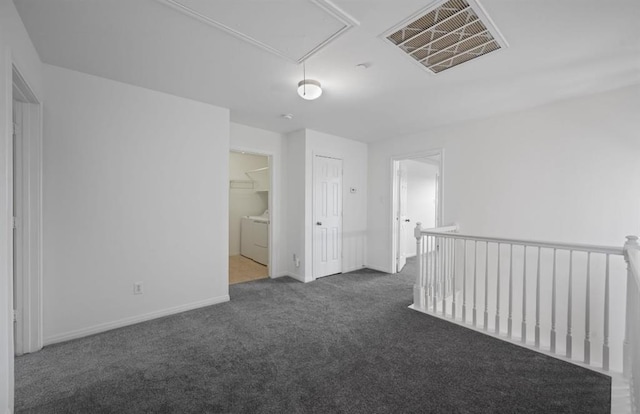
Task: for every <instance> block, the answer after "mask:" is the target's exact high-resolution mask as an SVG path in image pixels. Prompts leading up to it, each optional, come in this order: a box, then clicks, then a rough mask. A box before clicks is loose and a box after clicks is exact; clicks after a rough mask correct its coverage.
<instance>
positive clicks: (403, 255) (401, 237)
mask: <svg viewBox="0 0 640 414" xmlns="http://www.w3.org/2000/svg"><path fill="white" fill-rule="evenodd" d="M397 172H398V173H397V180H398V209H397V211H398V215H397V217H396V220H397V222H398V228H399V231H398V233H397V235H398V249H397V254H396V256H397V258H396V272H401V271H402V269H403V268H404V266H405V265H406V264H407V243H408V240H407V239H408V237H409V236H408V234H409V232H410V231H412V230H413V229H411V228H410V224H409V223H410V222H411V220H410V219H409V218H408V217H407V191H408V184H407V167H406V164H404V163H403V162H399V163H398V170H397Z"/></svg>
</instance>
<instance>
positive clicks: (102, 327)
mask: <svg viewBox="0 0 640 414" xmlns="http://www.w3.org/2000/svg"><path fill="white" fill-rule="evenodd" d="M229 300H230V298H229V295H223V296H217V297H215V298H210V299H205V300H201V301H198V302H192V303H188V304H186V305H180V306H175V307H173V308H168V309H162V310H159V311H155V312H150V313H145V314H143V315H138V316H132V317H129V318H124V319H120V320H117V321H113V322H106V323H101V324H99V325H94V326H91V327H88V328H83V329H78V330H75V331H70V332H65V333H62V334H59V335H54V336H50V337H48V338H45V339H44V345H45V346H46V345H52V344H57V343H60V342H65V341H70V340H72V339H78V338H82V337H85V336H89V335H94V334H97V333H101V332H106V331H110V330H112V329H117V328H122V327H124V326H129V325H135V324H136V323H140V322H146V321H150V320H152V319H157V318H162V317H164V316H169V315H175V314H177V313H182V312H186V311H190V310H194V309H198V308H204V307H206V306H211V305H217V304H219V303H224V302H229Z"/></svg>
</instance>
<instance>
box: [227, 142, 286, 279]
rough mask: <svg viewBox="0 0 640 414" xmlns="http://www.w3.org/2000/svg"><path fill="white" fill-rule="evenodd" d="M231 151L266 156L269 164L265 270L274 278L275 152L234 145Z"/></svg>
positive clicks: (277, 189)
mask: <svg viewBox="0 0 640 414" xmlns="http://www.w3.org/2000/svg"><path fill="white" fill-rule="evenodd" d="M231 152H240V153H245V154H249V155H258V156H261V157H267V162H268V165H269V186H270V188H269V196H268V197H267V199H268V202H267V209H269V261H268V264H267V272H268V274H269V278H271V279H274V278H276V277H278V276H279V275H277V274H276V273H275V272H274V270H273V268H274V266H273V264H274V263H275V258H276V257H278V256H277V255H276V253H277V252H278V251H279V250H278V246H276V245H275V243H274V242H273V239H274V238H273V229H274V228H275V225H274V222H275V224H278V220H277V217H276V214H274V212H276V211H277V212H278V213H279V212H280V211H279V210H280V206H279V205H275V201H276V200H279V198H277V197H276V194H278V191H279V190H280V189H279V188H278V183H277V182H276V180H275V177H276V170H277V163H276V159H277V154H276V153H275V152H272V151H265V150H261V149H256V148H250V147H243V146H236V145H230V146H229V153H231ZM228 174H229V173H228V171H227V175H228ZM228 204H229V203H228V202H227V208H228ZM227 250H228V246H227ZM227 283H229V282H228V278H227Z"/></svg>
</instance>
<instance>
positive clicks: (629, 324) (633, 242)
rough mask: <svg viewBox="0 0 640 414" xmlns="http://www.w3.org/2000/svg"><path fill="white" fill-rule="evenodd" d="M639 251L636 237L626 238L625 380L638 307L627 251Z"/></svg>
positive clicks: (629, 368) (629, 361)
mask: <svg viewBox="0 0 640 414" xmlns="http://www.w3.org/2000/svg"><path fill="white" fill-rule="evenodd" d="M631 250H640V244H638V236H627V242H626V243H625V244H624V260H625V261H626V262H627V310H626V315H625V330H624V344H623V348H622V372H623V374H624V376H625V377H626V378H629V376H630V375H631V348H630V345H629V340H630V339H631V338H630V337H631V335H633V331H632V329H633V328H634V327H633V323H634V321H633V318H634V316H635V315H634V314H633V311H634V309H635V307H636V306H637V305H638V304H637V303H636V304H635V306H634V301H637V297H636V295H635V292H634V289H633V286H634V285H635V281H634V280H633V278H634V276H633V270H632V268H631V261H630V259H629V251H631Z"/></svg>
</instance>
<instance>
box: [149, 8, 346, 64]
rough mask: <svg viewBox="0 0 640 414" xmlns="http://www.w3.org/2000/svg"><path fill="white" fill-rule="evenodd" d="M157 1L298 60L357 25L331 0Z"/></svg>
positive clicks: (254, 43)
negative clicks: (247, 0)
mask: <svg viewBox="0 0 640 414" xmlns="http://www.w3.org/2000/svg"><path fill="white" fill-rule="evenodd" d="M157 1H159V2H160V3H163V4H165V5H168V6H170V7H172V8H173V9H175V10H177V11H178V12H181V13H183V14H185V15H187V16H189V17H192V18H195V19H198V20H200V21H201V22H203V23H206V24H208V25H210V26H213V27H215V28H217V29H221V30H223V31H225V32H227V33H229V34H231V35H233V36H235V37H237V38H239V39H241V40H244V41H246V42H249V43H251V44H253V45H255V46H258V47H260V48H261V49H264V50H266V51H268V52H271V53H273V54H275V55H277V56H280V57H283V58H285V59H288V60H290V61H293V62H297V63H301V62H303V61H305V60H306V59H308V58H309V57H311V56H312V55H313V54H315V53H316V52H317V51H319V50H320V49H321V48H323V47H324V46H326V45H327V44H329V43H330V42H332V41H334V40H335V39H337V38H338V37H339V36H341V35H343V34H344V33H346V32H347V31H348V30H350V29H351V28H353V27H354V26H357V25H358V22H357V21H356V20H355V19H353V18H352V17H351V16H349V15H348V14H347V13H345V12H344V11H342V10H341V9H340V8H338V7H337V6H336V5H335V4H333V3H332V2H331V1H330V0H279V1H267V0H257V1H251V2H245V1H237V0H228V1H212V0H157Z"/></svg>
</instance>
